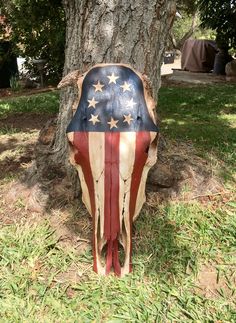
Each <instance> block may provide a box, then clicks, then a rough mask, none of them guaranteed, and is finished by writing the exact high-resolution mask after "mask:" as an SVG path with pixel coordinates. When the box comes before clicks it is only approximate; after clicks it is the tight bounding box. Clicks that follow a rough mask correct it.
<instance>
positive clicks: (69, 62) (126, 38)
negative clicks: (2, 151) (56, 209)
mask: <svg viewBox="0 0 236 323" xmlns="http://www.w3.org/2000/svg"><path fill="white" fill-rule="evenodd" d="M63 5H64V10H65V14H66V23H67V30H66V50H65V65H64V75H66V74H67V73H69V72H70V71H72V70H76V69H77V70H79V71H80V72H81V73H82V72H84V71H86V70H87V69H88V68H89V67H91V66H92V65H94V64H97V63H120V62H122V63H128V64H130V65H131V66H133V67H134V68H135V69H137V70H138V71H140V72H143V73H145V74H146V75H147V76H148V77H149V78H150V80H151V83H152V88H153V96H154V98H155V99H157V94H158V90H159V87H160V69H161V64H162V61H163V54H164V49H165V44H166V40H167V37H168V34H169V31H170V28H171V26H172V23H173V20H174V17H175V1H174V0H171V1H170V0H159V1H158V0H146V1H144V0H136V1H134V0H133V1H121V0H118V1H115V0H103V1H102V0H98V1H94V0H81V1H78V0H64V1H63ZM76 98H77V93H75V91H74V89H73V88H67V89H65V90H63V91H62V92H61V104H60V112H59V116H58V120H57V126H56V133H55V136H54V137H53V141H52V142H51V143H50V144H49V145H47V149H46V147H45V146H44V147H45V149H44V151H43V152H42V144H40V142H39V145H38V150H37V151H38V153H37V156H38V159H37V158H36V164H35V167H34V171H33V173H34V174H35V173H36V174H37V176H36V177H35V176H30V178H31V184H32V185H33V183H34V184H35V183H36V182H37V181H39V180H40V181H41V184H42V183H44V185H43V187H44V189H45V191H46V192H47V193H48V191H49V189H48V187H49V186H50V190H51V191H52V189H51V188H52V187H54V185H52V183H53V181H54V182H55V178H57V180H58V177H59V178H60V179H61V180H62V179H63V178H65V177H66V178H67V180H66V181H65V183H66V187H67V188H68V191H71V192H72V193H73V194H72V195H70V196H71V197H72V196H75V195H77V193H78V188H79V186H78V180H77V174H76V171H75V170H74V168H72V166H70V164H69V162H68V143H67V139H66V136H65V132H66V127H67V125H68V123H69V120H70V119H71V117H72V105H73V104H74V102H76ZM41 141H44V139H42V140H41ZM37 156H36V157H37ZM51 173H54V175H55V174H56V175H55V176H54V175H52V179H50V178H49V180H48V181H45V180H44V178H45V177H46V178H48V174H51ZM32 178H33V180H32ZM27 180H28V181H29V176H28V179H27ZM45 183H46V184H45ZM65 183H64V184H65ZM49 196H50V194H49Z"/></svg>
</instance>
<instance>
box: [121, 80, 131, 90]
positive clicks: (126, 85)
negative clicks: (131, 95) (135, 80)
mask: <svg viewBox="0 0 236 323" xmlns="http://www.w3.org/2000/svg"><path fill="white" fill-rule="evenodd" d="M130 86H131V84H129V83H127V82H124V84H123V85H121V86H120V87H121V88H122V89H123V92H125V91H131V88H130Z"/></svg>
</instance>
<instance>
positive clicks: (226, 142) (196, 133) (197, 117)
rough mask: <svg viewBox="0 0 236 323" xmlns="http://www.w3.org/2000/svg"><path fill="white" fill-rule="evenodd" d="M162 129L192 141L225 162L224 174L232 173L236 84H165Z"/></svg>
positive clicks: (235, 153)
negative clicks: (178, 85) (187, 85)
mask: <svg viewBox="0 0 236 323" xmlns="http://www.w3.org/2000/svg"><path fill="white" fill-rule="evenodd" d="M158 111H159V114H160V116H161V121H162V123H161V132H162V134H163V135H166V136H168V138H172V139H174V140H179V141H188V142H191V143H192V144H193V145H194V146H195V147H196V148H198V153H199V155H200V156H203V157H204V158H206V159H210V158H212V156H215V157H216V158H217V159H219V160H220V161H222V162H223V163H226V165H225V166H226V167H227V171H226V170H225V169H224V172H223V169H222V167H221V173H222V176H224V177H226V178H230V177H232V175H233V173H235V159H236V85H209V86H200V87H192V88H191V87H189V88H181V87H164V88H162V89H161V90H160V95H159V109H158Z"/></svg>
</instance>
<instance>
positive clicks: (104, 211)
mask: <svg viewBox="0 0 236 323" xmlns="http://www.w3.org/2000/svg"><path fill="white" fill-rule="evenodd" d="M79 93H80V99H79V103H78V107H77V109H76V112H75V114H74V116H73V118H72V120H71V122H70V124H69V126H68V128H67V133H68V137H69V140H70V143H71V147H72V148H71V153H72V159H73V163H74V165H75V166H76V168H77V169H78V172H79V176H80V181H81V187H82V191H83V201H84V203H85V205H86V207H87V209H88V211H89V212H90V214H91V215H92V218H93V256H94V270H95V271H96V272H98V273H100V274H104V275H105V274H108V273H109V272H110V271H111V269H112V268H113V270H114V272H115V274H116V275H118V276H123V275H124V274H126V273H128V272H130V271H131V234H132V222H133V220H134V218H135V217H136V216H137V214H138V213H139V211H140V209H141V207H142V205H143V202H144V201H145V183H146V177H147V173H148V170H149V168H150V166H151V164H152V163H151V162H150V159H151V157H150V156H151V155H150V149H154V153H153V154H152V155H153V156H154V155H155V152H156V150H155V149H156V145H155V138H156V137H157V132H158V127H157V125H156V122H155V117H154V114H153V108H154V104H153V102H154V101H153V100H152V99H151V98H150V97H149V95H148V93H147V92H146V90H145V86H144V82H143V79H142V77H141V75H140V74H138V73H137V72H135V71H134V70H133V69H132V68H130V67H128V66H126V65H119V64H104V65H100V66H99V65H98V66H95V67H93V68H91V69H90V70H89V71H88V72H87V73H85V75H84V77H83V81H82V82H81V85H80V88H79ZM150 102H151V103H150ZM150 105H152V107H150ZM152 158H154V159H155V158H156V156H155V157H152ZM155 160H156V159H155ZM121 248H123V251H124V259H123V260H122V261H121V260H120V259H119V258H120V257H119V253H120V251H119V250H121ZM103 254H104V257H103V256H102V255H103Z"/></svg>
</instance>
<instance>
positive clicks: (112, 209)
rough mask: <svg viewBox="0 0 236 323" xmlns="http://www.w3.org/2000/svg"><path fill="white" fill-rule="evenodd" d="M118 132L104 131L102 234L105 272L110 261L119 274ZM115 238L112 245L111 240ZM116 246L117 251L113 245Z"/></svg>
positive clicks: (109, 266)
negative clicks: (104, 248)
mask: <svg viewBox="0 0 236 323" xmlns="http://www.w3.org/2000/svg"><path fill="white" fill-rule="evenodd" d="M119 143H120V133H119V132H114V133H112V132H106V133H105V185H104V186H105V187H104V190H105V192H104V193H105V194H104V196H105V201H104V236H105V239H106V240H107V257H106V273H109V271H110V269H111V266H112V262H113V266H114V268H116V269H117V271H118V272H117V274H118V275H119V274H120V273H119V268H120V265H119V259H118V240H117V239H118V235H119V232H120V219H119ZM115 240H117V243H116V244H115V245H114V244H113V242H114V241H115ZM116 246H117V252H115V250H114V247H115V248H116Z"/></svg>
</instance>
